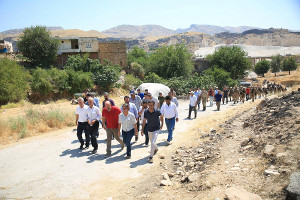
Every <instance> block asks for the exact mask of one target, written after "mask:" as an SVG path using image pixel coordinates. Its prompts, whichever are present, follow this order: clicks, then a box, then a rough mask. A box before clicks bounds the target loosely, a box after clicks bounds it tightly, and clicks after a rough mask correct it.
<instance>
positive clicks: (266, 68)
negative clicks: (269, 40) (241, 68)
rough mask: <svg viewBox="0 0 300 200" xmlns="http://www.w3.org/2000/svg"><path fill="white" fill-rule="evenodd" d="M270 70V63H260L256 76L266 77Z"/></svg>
mask: <svg viewBox="0 0 300 200" xmlns="http://www.w3.org/2000/svg"><path fill="white" fill-rule="evenodd" d="M269 70H270V62H269V61H267V60H262V61H259V62H258V63H257V64H256V65H255V67H254V71H255V73H256V74H262V76H263V77H264V76H265V73H267V72H268V71H269Z"/></svg>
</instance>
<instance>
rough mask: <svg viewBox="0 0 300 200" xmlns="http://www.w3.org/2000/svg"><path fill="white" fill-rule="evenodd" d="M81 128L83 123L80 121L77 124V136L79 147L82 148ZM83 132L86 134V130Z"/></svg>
mask: <svg viewBox="0 0 300 200" xmlns="http://www.w3.org/2000/svg"><path fill="white" fill-rule="evenodd" d="M83 128H84V127H83V125H82V124H81V123H80V122H78V125H77V138H78V140H79V142H80V148H81V149H82V148H83V144H84V141H83V139H82V132H83ZM85 134H86V132H85Z"/></svg>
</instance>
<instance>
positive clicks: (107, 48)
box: [98, 41, 127, 68]
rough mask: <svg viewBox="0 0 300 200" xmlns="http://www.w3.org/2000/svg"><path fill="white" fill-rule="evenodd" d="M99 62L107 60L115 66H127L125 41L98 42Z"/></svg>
mask: <svg viewBox="0 0 300 200" xmlns="http://www.w3.org/2000/svg"><path fill="white" fill-rule="evenodd" d="M98 46H99V60H100V62H101V63H103V62H104V59H107V60H108V61H110V62H111V63H113V64H115V65H120V66H121V67H123V68H124V67H126V66H127V53H126V42H125V41H111V42H99V44H98Z"/></svg>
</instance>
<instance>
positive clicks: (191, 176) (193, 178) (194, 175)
mask: <svg viewBox="0 0 300 200" xmlns="http://www.w3.org/2000/svg"><path fill="white" fill-rule="evenodd" d="M198 179H199V175H198V174H197V173H193V174H191V175H189V176H188V181H189V182H195V181H197V180H198Z"/></svg>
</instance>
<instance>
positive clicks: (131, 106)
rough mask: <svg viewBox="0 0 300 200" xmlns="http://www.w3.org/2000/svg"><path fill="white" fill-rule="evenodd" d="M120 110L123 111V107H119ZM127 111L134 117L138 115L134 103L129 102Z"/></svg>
mask: <svg viewBox="0 0 300 200" xmlns="http://www.w3.org/2000/svg"><path fill="white" fill-rule="evenodd" d="M121 111H122V112H123V107H121ZM129 112H131V113H132V114H133V115H134V116H135V118H138V117H139V114H138V111H137V108H136V106H135V105H134V103H131V102H129Z"/></svg>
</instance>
